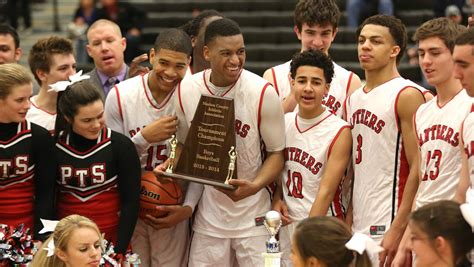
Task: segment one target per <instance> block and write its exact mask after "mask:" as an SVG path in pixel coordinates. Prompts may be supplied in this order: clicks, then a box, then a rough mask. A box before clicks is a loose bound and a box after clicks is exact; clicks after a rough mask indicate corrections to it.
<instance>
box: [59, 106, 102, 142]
mask: <svg viewBox="0 0 474 267" xmlns="http://www.w3.org/2000/svg"><path fill="white" fill-rule="evenodd" d="M66 120H67V121H68V122H69V123H71V124H72V130H73V131H74V132H75V133H76V134H78V135H81V136H82V137H84V138H86V139H90V140H94V139H97V138H98V137H99V134H100V131H101V130H102V128H103V127H104V126H105V119H104V103H102V101H101V100H97V101H95V102H93V103H90V104H88V105H85V106H81V107H79V108H78V110H77V114H76V115H75V116H74V118H73V119H72V120H71V119H68V118H66Z"/></svg>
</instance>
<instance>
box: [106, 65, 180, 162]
mask: <svg viewBox="0 0 474 267" xmlns="http://www.w3.org/2000/svg"><path fill="white" fill-rule="evenodd" d="M147 81H148V73H147V74H145V75H139V76H135V77H133V78H130V79H127V80H125V81H123V82H121V83H119V84H117V85H116V86H115V87H114V89H112V90H116V94H117V101H118V102H119V103H118V106H119V110H120V116H121V118H122V121H123V132H122V133H123V134H124V135H125V136H128V137H130V138H132V137H133V136H134V135H135V134H137V133H138V132H139V131H140V130H141V129H142V128H144V127H145V126H146V125H148V124H150V123H151V122H153V121H155V120H157V119H159V118H161V117H163V116H165V115H174V114H175V109H174V105H173V101H170V99H171V98H172V95H173V94H174V90H173V91H172V92H170V93H169V94H168V96H167V97H166V99H165V100H164V101H163V102H162V103H161V104H158V103H157V102H156V100H155V98H153V95H152V94H151V91H150V88H149V87H148V82H147ZM168 149H169V142H168V140H166V141H162V142H160V143H154V144H152V145H151V146H150V147H149V148H148V149H147V151H145V153H142V155H139V157H140V162H141V166H142V169H144V170H147V171H152V170H153V169H154V168H155V167H156V166H157V165H159V164H161V163H162V162H164V161H165V160H166V159H167V158H168Z"/></svg>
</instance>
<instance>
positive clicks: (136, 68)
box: [128, 53, 150, 78]
mask: <svg viewBox="0 0 474 267" xmlns="http://www.w3.org/2000/svg"><path fill="white" fill-rule="evenodd" d="M147 60H148V54H147V53H144V54H141V55H139V56H137V57H135V58H134V59H132V62H131V63H130V68H129V70H128V76H129V77H130V78H131V77H135V76H137V75H141V74H145V73H148V72H149V71H150V69H149V68H148V67H145V66H142V65H140V64H141V63H143V62H146V61H147Z"/></svg>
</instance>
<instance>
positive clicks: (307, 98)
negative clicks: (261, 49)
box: [272, 50, 352, 265]
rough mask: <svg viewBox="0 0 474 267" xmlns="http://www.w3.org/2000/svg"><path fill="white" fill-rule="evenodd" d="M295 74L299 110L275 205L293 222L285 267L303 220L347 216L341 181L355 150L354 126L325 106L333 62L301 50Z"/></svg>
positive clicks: (284, 235)
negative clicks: (325, 216)
mask: <svg viewBox="0 0 474 267" xmlns="http://www.w3.org/2000/svg"><path fill="white" fill-rule="evenodd" d="M290 73H291V84H292V87H293V88H294V92H295V99H296V101H297V103H298V106H299V109H298V112H291V113H287V114H286V115H285V124H286V128H285V133H286V147H285V152H284V153H285V167H284V169H283V172H282V182H281V184H282V186H281V187H280V186H278V187H277V191H276V193H275V197H274V200H273V203H272V205H273V209H274V210H277V211H279V212H280V213H281V214H282V216H283V218H284V219H286V221H287V222H291V224H289V225H288V226H287V227H283V228H282V229H281V230H280V242H281V248H282V252H283V256H282V258H283V262H284V263H285V265H289V264H287V263H286V261H287V260H288V259H289V252H290V248H291V246H290V245H289V243H290V242H289V240H291V236H293V232H294V229H295V227H296V225H297V224H298V223H299V221H301V220H303V219H305V218H307V217H308V216H318V215H329V216H336V217H339V218H342V217H343V216H344V211H343V208H342V203H341V190H340V182H341V178H342V177H343V175H344V171H345V169H346V167H347V164H348V162H349V159H350V154H351V149H352V138H351V131H350V129H349V125H348V123H347V122H345V121H344V120H342V119H341V118H339V117H337V116H336V115H334V114H332V113H331V112H330V111H329V108H327V107H325V106H323V105H322V103H321V102H322V100H323V97H324V95H325V94H326V93H327V91H328V90H329V86H330V83H331V80H332V77H333V74H334V66H333V63H332V61H331V59H329V57H327V56H326V54H324V53H323V52H322V51H319V50H307V51H304V52H301V54H297V55H296V56H295V57H293V59H292V61H291V71H290ZM282 189H283V190H282ZM282 191H283V192H282ZM282 193H283V194H282ZM283 199H284V200H283ZM331 202H332V203H331ZM285 217H287V218H285Z"/></svg>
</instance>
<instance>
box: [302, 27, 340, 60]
mask: <svg viewBox="0 0 474 267" xmlns="http://www.w3.org/2000/svg"><path fill="white" fill-rule="evenodd" d="M295 32H296V36H298V40H300V41H301V51H306V50H309V49H314V50H321V51H323V52H324V53H325V54H326V55H327V54H328V50H329V47H331V44H332V42H333V41H334V38H335V37H336V33H337V28H336V29H334V27H333V26H332V25H331V24H329V23H328V24H326V25H324V26H321V25H319V24H317V25H314V26H309V25H308V24H307V23H303V25H302V26H301V32H300V31H299V30H298V27H296V26H295Z"/></svg>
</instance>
